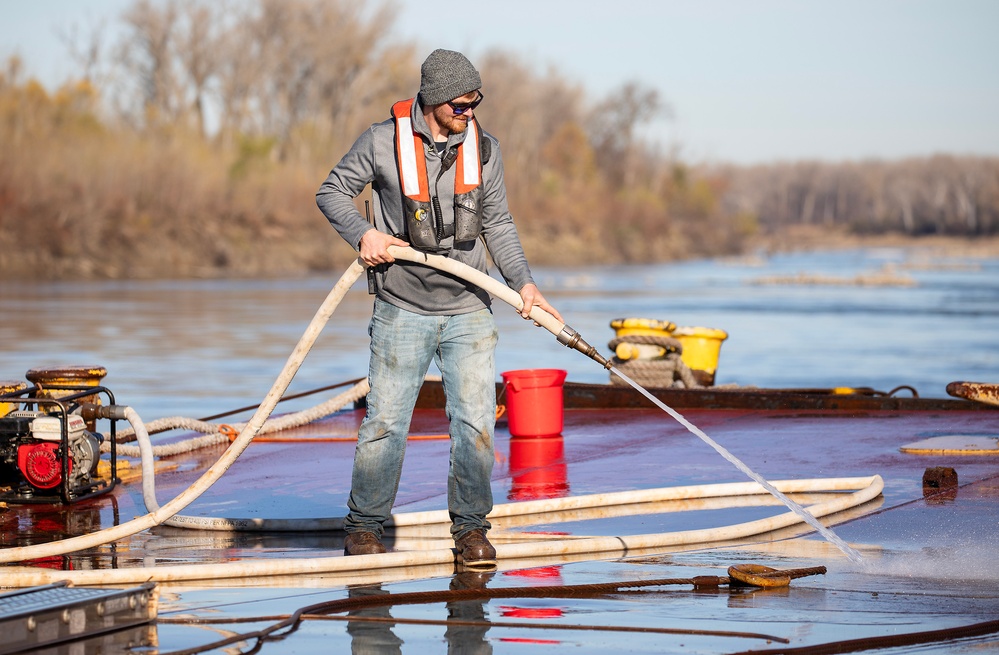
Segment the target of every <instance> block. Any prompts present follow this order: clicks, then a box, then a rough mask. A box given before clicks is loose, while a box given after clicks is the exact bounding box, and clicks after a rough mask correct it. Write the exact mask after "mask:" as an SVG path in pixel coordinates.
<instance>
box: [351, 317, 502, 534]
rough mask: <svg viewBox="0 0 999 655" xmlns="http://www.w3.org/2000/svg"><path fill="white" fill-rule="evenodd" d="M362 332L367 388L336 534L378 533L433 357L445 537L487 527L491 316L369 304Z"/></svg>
mask: <svg viewBox="0 0 999 655" xmlns="http://www.w3.org/2000/svg"><path fill="white" fill-rule="evenodd" d="M368 333H369V334H370V335H371V360H370V364H369V369H368V380H369V382H370V384H371V391H370V392H369V393H368V398H367V405H368V410H367V414H366V415H365V417H364V420H363V421H362V422H361V426H360V429H359V430H358V437H357V449H356V451H355V452H354V470H353V474H352V479H351V489H350V498H349V499H348V501H347V507H348V508H349V509H350V512H349V513H348V515H347V518H346V519H345V521H344V529H345V530H346V531H347V532H358V531H368V532H374V533H375V534H377V535H379V536H380V535H381V534H382V525H383V524H384V523H385V521H386V520H388V518H389V516H390V514H391V510H392V504H393V503H394V502H395V496H396V493H397V492H398V490H399V476H400V475H401V473H402V461H403V456H404V454H405V450H406V438H407V436H408V434H409V426H410V421H411V419H412V414H413V408H414V406H415V405H416V398H417V395H418V394H419V392H420V387H421V386H422V385H423V380H424V377H425V376H426V373H427V370H428V369H429V367H430V362H431V359H433V360H435V361H436V362H437V366H438V368H440V370H441V374H442V378H443V381H444V392H445V394H446V396H447V404H446V412H447V417H448V419H449V420H450V424H451V427H450V435H451V465H450V472H449V474H448V510H449V512H450V514H451V522H452V525H451V534H452V535H454V536H455V537H460V536H463V535H464V534H465V533H466V532H468V531H470V530H475V529H478V528H484V529H486V530H488V529H489V527H490V525H489V522H488V521H486V514H488V513H489V512H490V511H492V507H493V496H492V489H491V487H490V476H491V475H492V469H493V461H494V454H493V428H494V427H495V422H496V382H495V378H496V373H495V368H496V367H495V362H494V358H493V353H494V350H495V347H496V341H497V338H498V333H497V330H496V323H495V321H494V319H493V315H492V312H491V311H490V310H489V309H482V310H479V311H476V312H471V313H468V314H458V315H454V316H423V315H421V314H415V313H413V312H409V311H406V310H404V309H400V308H398V307H396V306H394V305H390V304H389V303H387V302H384V301H381V300H377V299H376V300H375V309H374V312H373V314H372V316H371V323H370V325H369V327H368Z"/></svg>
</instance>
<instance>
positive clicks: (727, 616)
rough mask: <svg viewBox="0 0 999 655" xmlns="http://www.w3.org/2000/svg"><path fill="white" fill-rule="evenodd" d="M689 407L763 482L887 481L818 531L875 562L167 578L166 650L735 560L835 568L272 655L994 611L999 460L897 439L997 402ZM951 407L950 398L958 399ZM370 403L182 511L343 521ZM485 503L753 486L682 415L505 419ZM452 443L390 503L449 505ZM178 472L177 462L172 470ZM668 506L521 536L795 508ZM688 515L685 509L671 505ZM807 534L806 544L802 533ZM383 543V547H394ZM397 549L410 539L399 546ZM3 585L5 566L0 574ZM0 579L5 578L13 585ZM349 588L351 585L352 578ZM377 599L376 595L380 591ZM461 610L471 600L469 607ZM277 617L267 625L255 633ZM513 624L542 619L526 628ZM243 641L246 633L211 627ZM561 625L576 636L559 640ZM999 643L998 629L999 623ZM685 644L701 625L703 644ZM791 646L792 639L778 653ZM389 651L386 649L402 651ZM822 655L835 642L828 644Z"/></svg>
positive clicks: (320, 549) (618, 529) (353, 637)
mask: <svg viewBox="0 0 999 655" xmlns="http://www.w3.org/2000/svg"><path fill="white" fill-rule="evenodd" d="M942 402H943V403H944V404H943V405H941V408H938V409H933V408H930V409H921V410H918V411H906V410H904V409H897V408H889V409H870V408H867V409H809V408H798V409H774V408H767V409H749V408H740V409H717V408H713V409H704V408H701V409H697V408H694V409H681V411H682V413H683V414H684V415H685V417H686V418H687V419H688V420H690V421H691V422H692V423H694V424H695V425H697V426H698V427H700V428H701V429H703V430H704V431H705V432H706V433H707V434H708V435H710V436H711V437H712V438H713V439H715V440H716V441H718V442H719V443H720V444H722V445H723V446H725V447H726V448H728V449H729V450H730V451H732V453H733V454H735V455H736V456H737V457H739V458H740V459H742V460H743V461H744V462H745V463H746V464H748V465H749V466H750V467H751V468H752V469H754V470H755V471H756V472H758V473H760V474H761V475H763V476H764V477H766V478H768V479H786V478H794V479H800V478H836V477H860V476H868V475H873V474H879V475H881V476H882V477H883V478H884V481H885V488H884V492H883V495H882V497H881V498H879V499H877V500H875V501H873V502H871V503H869V504H867V505H865V506H864V507H862V508H858V509H857V510H853V511H851V512H849V514H848V516H835V517H832V520H831V521H827V523H829V524H831V525H833V529H834V530H835V532H836V533H837V534H838V535H839V536H840V537H842V538H843V539H845V540H846V541H847V542H849V543H850V544H851V545H852V546H853V547H855V548H857V549H858V550H859V551H860V552H861V553H862V554H863V555H864V562H863V563H862V564H859V565H858V564H855V563H853V562H851V561H850V560H848V559H847V558H845V557H844V556H843V555H842V553H840V551H839V550H837V549H836V548H835V547H833V546H831V545H829V544H827V543H826V542H824V541H823V540H821V539H820V538H818V537H817V536H816V535H815V534H807V532H809V531H808V530H805V529H800V530H799V529H789V530H786V531H784V532H782V533H779V534H772V535H766V536H764V537H760V538H753V539H748V540H741V541H738V542H730V543H725V544H699V545H692V546H690V547H684V548H672V549H669V550H668V552H667V551H664V552H656V553H648V552H646V553H641V554H637V555H633V554H630V553H629V554H627V556H622V555H620V554H619V555H608V556H607V557H599V558H592V559H583V560H579V559H578V558H576V561H573V558H561V559H559V558H553V559H549V560H538V561H532V562H514V563H507V562H503V561H501V562H500V566H499V569H498V571H497V572H495V574H492V575H488V576H478V577H477V578H475V579H470V578H469V577H468V576H467V575H465V576H456V575H454V573H453V571H450V570H448V569H447V568H445V567H439V566H438V567H420V568H414V569H407V570H400V571H391V572H380V573H377V574H368V575H363V572H361V573H362V575H359V576H357V578H356V579H353V580H350V579H346V578H345V577H344V576H334V575H331V576H313V577H311V578H280V579H257V580H250V581H239V582H238V583H231V582H220V583H216V584H211V583H205V584H203V583H190V584H181V583H174V584H164V585H162V589H163V591H164V593H165V595H164V599H163V601H162V603H161V607H160V617H161V622H160V623H159V624H158V625H157V626H156V627H155V628H154V630H155V631H156V633H157V635H156V638H157V640H158V642H159V648H160V649H161V652H166V651H169V650H174V649H179V648H186V647H191V646H195V645H197V644H200V643H208V642H210V641H213V640H215V639H216V638H218V635H217V633H216V632H215V631H213V630H212V629H209V628H206V627H203V626H202V627H198V626H194V625H190V624H183V622H182V624H173V623H170V622H168V621H167V620H166V619H169V618H170V617H181V616H184V617H202V618H204V617H214V618H225V617H254V616H261V617H262V616H273V615H276V614H287V613H290V612H291V611H293V610H295V609H296V608H298V607H302V606H306V605H310V604H312V603H316V602H319V601H322V600H331V599H337V598H343V597H346V596H348V595H356V594H359V593H367V592H366V591H364V590H363V589H361V588H358V587H356V584H358V583H361V582H365V583H375V582H376V583H378V586H379V588H380V592H381V593H392V594H398V593H403V592H409V591H427V590H446V589H448V588H449V586H450V587H455V586H463V585H468V584H472V585H473V586H474V585H475V584H485V585H486V586H487V587H488V588H494V589H495V588H512V587H517V586H546V585H548V586H551V585H557V584H566V585H570V584H581V583H589V582H602V581H608V580H634V579H643V578H675V577H679V578H686V577H690V576H695V575H725V571H726V568H727V567H728V566H729V565H731V564H737V563H744V562H754V563H759V564H765V565H768V566H772V567H775V568H794V567H805V566H818V565H822V566H826V567H827V568H828V573H827V574H826V575H824V576H820V577H810V578H804V579H800V580H795V581H794V582H792V584H791V586H790V587H788V588H782V589H777V590H759V589H751V590H741V591H730V590H727V589H721V590H714V591H695V590H693V589H691V588H690V587H684V586H680V587H677V588H670V589H658V590H656V591H644V592H631V593H624V594H615V595H610V596H606V595H603V596H599V597H593V598H585V599H579V598H576V599H567V598H551V599H521V600H509V599H508V600H482V601H478V602H476V601H466V602H465V603H464V605H463V607H459V608H454V607H450V612H451V615H452V616H456V615H463V614H462V612H464V613H466V614H468V615H469V616H470V617H471V618H477V619H478V620H480V621H485V622H486V623H484V624H482V623H476V624H473V625H472V626H471V627H469V626H464V627H463V628H460V627H459V626H457V625H451V626H448V627H445V626H440V625H430V626H428V625H421V626H416V625H411V624H408V623H391V622H389V623H384V622H382V623H368V622H362V620H361V619H360V618H358V619H357V620H356V621H354V622H351V623H346V624H345V623H343V622H331V621H307V622H306V623H305V624H304V625H303V626H302V627H300V628H299V629H298V630H297V631H296V632H294V633H293V634H292V635H291V636H289V637H288V638H287V639H286V640H285V641H284V642H283V643H281V644H277V645H272V646H270V649H268V646H265V647H264V649H263V652H288V651H287V650H284V649H286V648H293V649H294V650H295V652H303V653H308V652H330V651H337V652H342V651H346V650H347V649H348V648H350V647H351V643H352V642H353V644H354V646H355V647H360V646H362V645H363V644H365V643H370V640H375V643H380V644H382V645H383V646H384V644H387V643H393V642H395V641H401V642H402V643H403V644H404V646H403V652H410V649H412V651H411V652H437V651H440V650H442V649H443V648H444V647H445V646H444V645H443V644H444V643H450V644H451V645H455V644H458V643H461V644H462V645H463V646H466V647H467V646H468V645H469V644H472V645H474V644H477V643H480V644H483V645H484V646H488V647H491V648H492V652H496V653H501V652H502V653H534V652H540V651H541V650H542V649H544V650H545V651H549V650H551V649H552V648H559V647H561V648H565V649H567V652H573V653H579V652H586V653H589V652H607V651H608V650H610V649H613V650H615V651H619V652H699V653H725V652H739V651H744V650H749V649H759V650H763V651H766V650H767V649H774V648H777V647H778V646H782V644H780V643H777V642H770V643H768V642H767V641H766V640H760V639H755V638H750V637H745V636H719V635H717V634H709V633H710V632H711V631H718V630H726V631H732V632H755V633H765V634H768V635H771V636H773V637H779V638H780V639H783V640H787V642H788V643H787V644H786V646H787V647H805V646H813V647H814V646H817V645H820V644H826V643H830V642H837V641H841V640H845V639H854V638H880V637H886V636H892V635H894V636H898V635H904V634H908V633H916V632H920V631H925V630H945V629H951V628H956V627H960V626H967V625H971V624H979V623H982V622H987V621H993V620H995V619H996V617H999V591H997V589H999V564H997V563H996V558H995V553H996V552H999V530H997V528H999V457H997V456H989V455H958V454H947V455H934V456H926V455H912V454H905V453H902V452H900V448H901V447H902V446H903V445H906V444H908V443H912V442H915V441H920V440H923V439H926V438H929V437H934V436H943V435H976V436H980V437H991V438H999V411H996V410H991V411H983V410H982V408H981V407H979V406H971V405H970V404H969V405H968V406H967V408H966V409H962V407H964V406H961V405H952V404H948V403H949V402H950V401H942ZM954 402H957V401H954ZM361 411H362V410H354V411H349V412H344V413H341V414H337V415H335V416H333V417H331V418H329V419H326V420H324V421H322V422H320V423H317V424H314V425H312V426H309V427H307V428H302V429H299V430H296V431H292V432H287V433H282V434H281V436H282V437H296V438H303V439H316V441H315V442H312V443H309V442H301V441H296V442H291V443H255V444H253V445H251V446H250V447H249V448H248V449H247V451H246V452H245V453H244V455H243V456H242V457H241V458H240V459H239V460H238V461H237V463H236V464H235V465H234V466H233V467H232V468H231V469H230V470H229V472H228V473H227V474H226V475H225V476H224V477H223V478H222V480H221V481H220V482H219V483H218V484H216V485H215V486H214V487H213V488H212V489H210V490H209V492H208V493H206V494H205V495H204V496H202V497H201V498H200V499H199V500H198V501H196V502H195V503H194V504H193V505H192V506H191V507H189V508H188V509H187V510H185V512H184V513H185V514H191V515H207V516H241V517H282V518H290V517H306V518H307V517H328V516H342V514H343V513H344V507H345V501H346V497H347V493H348V491H349V480H350V468H351V457H352V451H353V445H352V443H350V442H349V441H327V440H324V439H325V438H327V437H335V436H339V437H343V436H347V435H350V434H352V433H353V432H354V430H355V429H356V425H357V422H358V421H359V420H360V415H361ZM443 432H446V420H445V418H444V416H443V413H442V412H441V411H440V410H436V409H421V410H418V411H417V415H416V417H415V419H414V424H413V433H414V434H422V435H426V434H435V433H443ZM496 445H497V451H498V453H499V459H500V461H499V463H498V464H497V466H496V469H495V473H494V481H493V490H494V495H495V500H496V502H497V503H499V502H506V501H507V500H508V499H510V500H519V499H528V498H531V497H539V496H553V495H554V496H557V495H565V494H569V495H580V494H590V493H601V492H611V491H620V490H627V489H645V488H653V487H664V486H681V485H692V484H713V483H718V482H744V481H746V478H745V476H744V475H743V474H742V473H740V472H739V471H738V470H737V469H735V468H734V467H733V466H732V465H731V464H730V463H729V462H727V461H725V460H724V459H723V458H721V457H720V456H719V455H718V454H717V453H715V451H713V450H712V449H711V448H709V447H708V446H707V445H705V444H704V443H702V442H701V441H700V440H699V439H698V438H697V437H695V436H694V435H692V434H691V433H689V432H688V431H687V430H686V429H684V428H683V427H682V426H680V425H679V424H677V423H676V422H675V421H673V420H672V419H671V418H670V417H669V416H667V415H666V414H664V413H663V412H662V411H660V410H658V409H655V408H642V409H639V408H632V409H613V408H603V409H575V408H572V407H569V408H568V409H567V410H566V413H565V423H564V429H563V432H562V435H561V436H559V437H549V438H540V439H522V438H518V439H511V438H510V436H509V433H508V432H507V430H506V424H505V422H504V421H503V420H502V419H501V421H500V423H499V425H498V428H497V444H496ZM219 453H220V449H213V450H211V451H201V452H199V453H198V454H197V455H196V456H188V457H184V458H177V459H176V461H175V462H174V463H175V464H176V468H174V469H171V470H164V471H163V472H162V473H160V474H159V475H158V477H157V486H158V497H159V499H160V502H161V503H162V502H165V501H166V500H168V499H169V498H171V497H173V496H174V495H175V494H176V493H178V492H179V490H181V489H183V488H184V487H185V486H187V485H188V484H190V483H191V482H192V481H193V480H194V479H195V478H196V477H197V476H198V475H200V474H201V473H202V472H203V470H204V469H205V467H207V466H208V465H209V464H210V463H211V462H213V461H214V459H215V458H216V457H217V456H218V454H219ZM447 457H448V442H447V441H446V440H418V441H416V440H414V441H412V442H411V443H410V445H409V449H408V452H407V459H406V463H405V466H404V470H403V478H402V484H401V488H400V492H399V496H398V501H397V507H396V511H398V512H410V511H417V510H430V509H442V508H444V507H445V497H446V496H445V494H446V479H447ZM164 461H165V462H167V461H170V460H164ZM932 467H951V468H953V469H954V470H955V471H956V472H957V475H958V480H959V484H960V486H959V487H958V488H957V489H953V490H949V491H945V492H938V493H930V494H928V495H924V488H923V475H924V472H925V471H926V470H927V469H928V468H932ZM139 489H140V488H139V484H138V482H131V483H127V484H124V485H122V486H120V487H119V488H118V489H116V490H115V491H114V492H113V494H112V495H110V496H106V497H102V498H98V499H95V500H92V501H87V502H85V503H80V504H77V505H73V506H68V507H61V506H55V507H49V506H33V505H20V506H16V505H11V506H10V507H8V508H6V509H5V510H4V511H3V513H2V515H0V516H2V520H3V526H4V527H3V542H4V546H12V545H24V544H27V543H31V542H41V541H47V540H50V539H53V538H58V537H61V536H63V535H75V534H81V533H85V532H90V531H94V530H97V529H99V528H102V527H107V526H109V525H112V524H114V523H117V522H123V521H126V520H128V519H131V518H132V517H133V516H136V515H139V514H142V513H144V512H145V510H144V508H143V505H142V502H141V496H140V493H139ZM690 506H691V507H692V508H694V510H693V511H689V512H682V513H681V512H676V511H662V512H658V513H649V514H636V515H631V516H605V517H603V518H600V519H597V520H583V518H581V517H576V516H568V517H566V516H557V517H551V520H550V521H549V522H545V523H541V524H537V525H533V526H529V527H525V528H519V529H521V530H529V531H535V532H548V533H565V534H568V535H584V534H585V535H618V534H639V533H641V534H644V533H651V532H661V531H673V530H683V529H692V528H699V527H707V526H713V525H726V524H729V523H737V522H742V521H746V520H750V519H752V518H757V517H761V516H767V515H771V514H774V513H778V512H783V511H785V510H784V508H783V507H777V506H774V505H773V504H765V506H745V505H744V506H739V505H738V504H736V506H733V507H729V508H721V509H703V508H702V509H696V508H697V505H696V503H690ZM670 509H671V510H672V509H678V508H675V507H674V508H670ZM803 533H806V534H803ZM387 543H388V544H389V545H390V546H391V545H393V542H392V540H391V538H390V539H389V540H388V541H387ZM400 546H404V542H402V541H400ZM341 549H342V535H337V534H313V535H303V534H270V535H257V534H229V533H204V532H195V531H186V530H179V529H174V528H162V527H161V528H155V529H153V530H151V531H148V532H145V533H141V534H139V535H136V536H134V537H131V538H129V539H126V540H122V541H120V542H117V543H116V544H114V545H110V546H104V547H101V548H99V549H94V550H93V551H88V552H84V553H77V554H73V555H67V556H61V557H58V558H53V559H52V560H50V561H47V562H37V563H35V564H36V565H37V566H46V567H51V568H55V569H72V570H78V569H93V568H112V567H114V568H125V567H131V566H137V565H146V566H148V565H152V564H155V565H157V566H168V565H170V564H172V563H179V562H209V561H214V562H227V561H233V560H239V559H242V558H251V559H256V558H278V557H318V556H330V555H336V554H338V553H339V552H340V550H341ZM0 576H2V573H0ZM0 584H2V577H0ZM348 584H350V585H351V586H350V588H349V589H348V588H347V585H348ZM368 591H370V590H368ZM457 604H458V605H462V603H457ZM370 611H372V612H375V613H378V612H381V613H382V614H383V615H388V616H391V617H393V618H394V619H396V620H403V619H421V620H431V621H433V620H443V619H446V618H447V617H448V615H449V612H448V610H447V609H445V607H444V605H443V604H441V603H438V604H428V605H412V606H409V605H407V606H399V607H393V608H391V610H388V609H385V610H370ZM269 622H270V621H268V620H263V619H262V620H261V622H260V623H259V624H255V625H256V627H259V625H265V624H268V623H269ZM518 624H530V625H531V626H534V627H529V626H526V625H523V626H520V627H518ZM583 625H587V626H593V625H597V626H604V627H615V626H626V627H627V626H630V627H655V628H659V629H662V628H670V629H676V630H677V631H688V632H687V633H673V634H668V633H663V632H659V633H654V634H651V633H635V632H626V633H622V632H613V631H609V632H608V631H599V632H594V631H590V630H586V629H584V628H583V627H581V626H583ZM216 627H219V628H220V629H223V630H227V631H231V632H233V633H238V632H241V631H244V630H249V629H250V628H247V627H246V626H242V625H235V626H231V625H224V626H216ZM562 628H565V629H562ZM996 629H997V630H999V626H996ZM689 631H693V632H692V633H691V632H689ZM997 635H999V633H995V632H993V633H992V634H991V636H989V635H986V636H980V637H974V638H969V639H968V640H966V641H955V640H952V639H947V636H946V635H942V636H940V637H939V638H937V640H936V641H935V642H933V643H934V644H935V645H930V646H924V647H921V650H919V652H938V653H944V652H946V653H961V652H969V653H970V652H979V651H978V650H976V649H981V648H985V649H995V648H997V647H999V636H997ZM782 647H783V646H782ZM388 652H392V651H391V649H390V650H389V651H388ZM830 652H831V651H830Z"/></svg>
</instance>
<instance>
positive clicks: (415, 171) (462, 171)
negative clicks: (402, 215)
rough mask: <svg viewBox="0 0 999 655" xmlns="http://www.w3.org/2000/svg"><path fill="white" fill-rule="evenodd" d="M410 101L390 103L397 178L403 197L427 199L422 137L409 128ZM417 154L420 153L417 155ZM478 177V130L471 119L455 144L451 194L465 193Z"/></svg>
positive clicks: (474, 184)
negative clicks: (461, 138) (465, 130)
mask: <svg viewBox="0 0 999 655" xmlns="http://www.w3.org/2000/svg"><path fill="white" fill-rule="evenodd" d="M414 100H415V98H410V99H409V100H400V101H399V102H397V103H395V104H394V105H392V116H393V117H394V118H395V147H396V154H397V155H398V156H399V181H400V182H401V184H402V193H403V195H405V196H406V197H407V198H411V199H413V200H416V201H417V202H430V183H429V182H428V181H427V160H426V158H425V157H424V156H423V139H422V138H421V137H420V135H419V134H417V133H416V132H415V131H414V130H413V119H412V109H413V102H414ZM407 134H410V135H412V138H411V139H408V138H406V137H405V136H404V135H407ZM466 144H467V147H466ZM417 153H419V154H420V156H417ZM481 179H482V162H481V161H480V155H479V129H478V125H477V124H476V122H475V119H474V118H473V119H472V120H470V121H469V122H468V133H467V134H466V135H465V140H464V141H462V142H461V143H460V144H459V145H458V160H457V167H456V170H455V180H454V192H455V195H460V194H462V193H468V192H469V191H471V190H472V189H474V188H475V187H477V186H479V183H480V182H481Z"/></svg>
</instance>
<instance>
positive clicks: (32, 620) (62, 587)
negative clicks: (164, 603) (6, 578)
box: [0, 583, 156, 655]
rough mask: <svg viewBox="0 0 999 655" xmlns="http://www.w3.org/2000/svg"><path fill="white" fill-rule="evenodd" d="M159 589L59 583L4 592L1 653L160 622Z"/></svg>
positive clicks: (0, 601)
mask: <svg viewBox="0 0 999 655" xmlns="http://www.w3.org/2000/svg"><path fill="white" fill-rule="evenodd" d="M155 589H156V585H155V584H153V583H147V584H144V585H141V586H138V587H133V588H131V589H94V588H85V587H71V586H68V585H67V584H65V583H57V584H52V585H45V586H42V587H31V588H29V589H22V590H19V591H13V592H9V593H5V594H0V635H3V640H2V643H0V655H7V654H8V653H20V652H23V651H26V650H31V649H35V648H41V647H44V646H50V645H52V644H57V643H60V642H65V641H73V640H77V639H85V638H87V637H92V636H94V635H100V634H103V633H106V632H112V631H115V630H121V629H123V628H128V627H132V626H136V625H141V624H143V623H149V622H150V621H154V620H155V619H156V597H155Z"/></svg>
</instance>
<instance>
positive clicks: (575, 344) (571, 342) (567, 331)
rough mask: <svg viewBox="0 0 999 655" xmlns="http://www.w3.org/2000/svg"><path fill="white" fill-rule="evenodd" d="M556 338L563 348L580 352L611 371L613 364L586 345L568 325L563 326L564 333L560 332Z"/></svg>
mask: <svg viewBox="0 0 999 655" xmlns="http://www.w3.org/2000/svg"><path fill="white" fill-rule="evenodd" d="M555 338H556V339H558V342H559V343H560V344H562V345H563V346H565V347H567V348H574V349H576V350H578V351H579V352H581V353H583V354H584V355H586V356H587V357H589V358H590V359H592V360H593V361H595V362H597V363H598V364H600V365H601V366H603V367H604V368H606V369H607V370H610V368H611V363H610V362H609V361H607V360H606V359H604V357H603V356H601V354H600V353H599V352H597V349H596V348H594V347H593V346H591V345H590V344H588V343H586V341H584V340H583V337H581V336H580V334H579V332H576V331H575V330H573V329H572V328H571V327H569V326H568V325H563V326H562V331H561V332H559V333H558V334H557V335H556V336H555Z"/></svg>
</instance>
